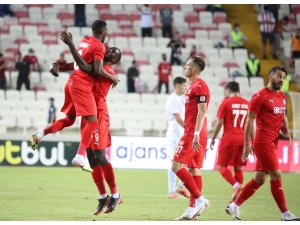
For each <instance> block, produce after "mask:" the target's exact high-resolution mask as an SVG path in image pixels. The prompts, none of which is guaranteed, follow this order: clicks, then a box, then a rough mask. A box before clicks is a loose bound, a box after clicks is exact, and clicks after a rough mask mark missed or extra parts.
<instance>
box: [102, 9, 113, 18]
mask: <svg viewBox="0 0 300 225" xmlns="http://www.w3.org/2000/svg"><path fill="white" fill-rule="evenodd" d="M100 19H102V20H114V19H115V15H114V14H113V13H112V12H110V11H109V10H106V11H103V12H100Z"/></svg>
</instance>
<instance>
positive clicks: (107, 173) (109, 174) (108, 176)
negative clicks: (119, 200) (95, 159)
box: [101, 163, 118, 194]
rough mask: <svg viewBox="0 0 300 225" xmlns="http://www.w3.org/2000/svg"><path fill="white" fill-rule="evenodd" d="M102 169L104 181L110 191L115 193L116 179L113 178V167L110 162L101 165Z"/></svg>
mask: <svg viewBox="0 0 300 225" xmlns="http://www.w3.org/2000/svg"><path fill="white" fill-rule="evenodd" d="M101 168H102V171H103V174H104V177H105V180H106V183H107V184H108V186H109V189H110V193H111V194H115V193H117V192H118V191H117V185H116V180H115V174H114V170H113V167H112V165H111V163H108V164H106V165H105V166H102V167H101Z"/></svg>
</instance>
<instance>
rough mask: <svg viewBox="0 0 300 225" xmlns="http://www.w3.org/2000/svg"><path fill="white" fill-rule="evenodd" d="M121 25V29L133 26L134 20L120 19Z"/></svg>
mask: <svg viewBox="0 0 300 225" xmlns="http://www.w3.org/2000/svg"><path fill="white" fill-rule="evenodd" d="M119 27H120V28H121V29H126V28H132V22H131V21H130V20H121V21H119Z"/></svg>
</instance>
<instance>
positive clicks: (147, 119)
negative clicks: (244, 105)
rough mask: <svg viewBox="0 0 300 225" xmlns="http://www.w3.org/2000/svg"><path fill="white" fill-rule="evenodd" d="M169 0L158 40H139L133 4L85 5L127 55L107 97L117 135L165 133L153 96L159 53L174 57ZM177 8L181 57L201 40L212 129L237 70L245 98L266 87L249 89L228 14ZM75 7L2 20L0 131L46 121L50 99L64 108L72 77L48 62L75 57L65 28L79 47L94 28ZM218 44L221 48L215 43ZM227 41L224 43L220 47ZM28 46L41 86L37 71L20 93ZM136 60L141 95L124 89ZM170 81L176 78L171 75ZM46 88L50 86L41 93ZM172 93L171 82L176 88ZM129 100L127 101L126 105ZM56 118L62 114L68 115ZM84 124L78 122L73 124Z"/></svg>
mask: <svg viewBox="0 0 300 225" xmlns="http://www.w3.org/2000/svg"><path fill="white" fill-rule="evenodd" d="M163 6H164V5H163V4H162V5H153V18H154V20H155V26H154V34H155V36H154V37H151V38H144V39H142V38H141V35H140V25H139V23H140V22H139V20H140V14H139V12H138V11H137V9H136V7H135V5H115V4H107V5H102V4H98V5H87V7H86V15H87V17H86V22H87V25H88V26H90V25H91V23H92V22H93V21H94V20H95V19H97V18H101V19H104V20H106V21H107V23H108V24H109V32H110V40H109V43H108V44H109V45H111V46H117V47H119V48H120V49H121V50H122V52H123V55H122V60H121V63H120V64H119V65H117V67H116V70H117V72H118V75H119V78H120V80H121V82H120V84H119V85H118V86H117V88H116V89H114V90H113V91H111V93H110V95H109V96H108V105H109V109H110V113H111V118H112V119H111V129H112V132H113V134H127V135H145V134H147V135H163V134H164V132H165V131H166V128H167V124H166V120H167V119H166V113H165V101H166V98H167V96H166V95H165V94H154V93H153V92H155V90H156V88H157V75H156V71H157V65H158V63H159V62H160V60H161V54H162V53H166V54H167V56H168V59H169V58H170V52H171V50H170V49H169V48H167V44H168V42H169V39H168V38H163V37H162V35H161V28H160V23H159V16H158V13H159V9H160V7H163ZM169 6H171V7H172V8H173V10H174V19H175V24H176V29H177V30H178V31H179V32H180V33H181V34H182V37H183V38H184V40H185V43H186V48H184V49H183V53H182V54H183V61H185V60H186V59H187V58H188V56H189V54H190V49H191V46H192V45H196V46H197V49H198V51H199V53H201V54H203V55H204V57H205V60H206V63H207V68H206V69H205V71H204V72H203V79H204V80H206V82H207V83H208V84H209V87H210V90H211V95H212V104H211V105H210V107H209V113H208V115H209V116H208V123H209V130H210V131H211V130H212V129H213V120H214V117H215V115H216V111H217V107H218V105H219V103H220V102H221V101H222V99H223V98H224V97H225V92H224V83H226V82H228V81H230V80H233V79H234V78H233V77H232V76H231V74H232V73H233V72H234V71H236V70H238V71H239V73H240V74H241V75H243V76H242V77H237V78H235V79H236V80H237V81H238V82H239V83H240V85H241V90H242V95H243V96H244V97H246V98H248V99H249V98H250V97H251V95H252V93H253V92H255V91H256V90H258V89H260V88H262V87H263V86H264V82H263V78H255V79H253V83H252V84H253V85H252V88H249V86H248V81H247V79H246V78H245V76H246V71H245V61H246V60H247V58H248V53H247V49H235V50H234V51H232V50H231V49H230V48H229V47H228V34H229V33H230V31H231V24H230V23H229V22H228V18H227V14H226V13H224V12H215V13H211V12H209V11H205V9H206V5H178V4H177V5H169ZM73 7H74V6H73V5H64V4H59V5H55V4H53V5H42V4H41V5H39V4H36V5H21V4H20V5H12V10H13V11H14V12H15V14H16V17H10V18H9V17H7V18H0V44H1V45H0V49H1V51H2V52H3V53H4V56H5V59H6V61H7V63H8V67H7V70H8V73H7V75H8V78H9V79H8V89H9V90H7V91H6V93H3V92H2V91H1V95H0V107H1V109H4V110H1V111H0V116H1V118H2V119H1V120H0V122H1V129H0V132H10V131H12V130H15V129H17V128H19V129H20V130H21V132H24V133H28V132H29V130H30V129H36V128H40V127H43V126H45V125H46V118H47V117H46V116H47V107H48V101H47V99H48V98H49V97H54V98H55V105H56V106H57V108H58V109H59V108H60V106H61V105H62V104H63V100H64V97H63V88H64V84H65V82H66V80H67V79H68V75H69V74H67V73H66V74H61V76H60V77H58V78H54V77H52V76H51V75H50V73H49V72H48V68H49V65H50V64H51V63H52V62H54V61H56V60H57V59H58V57H59V54H60V53H61V52H65V54H66V59H67V60H68V61H71V60H72V57H71V54H70V53H69V51H68V50H67V47H66V46H65V45H64V44H62V43H61V42H60V41H59V40H58V37H57V34H58V31H59V29H60V28H61V26H63V27H65V28H66V29H67V31H69V32H71V33H72V35H73V39H74V41H75V43H76V44H78V43H79V41H80V39H81V38H82V37H83V36H85V35H89V34H90V33H91V31H90V28H89V27H81V28H80V27H75V26H74V9H73ZM298 9H299V7H298V6H294V5H292V12H293V13H292V14H291V16H290V17H291V18H294V20H293V22H294V25H295V27H296V25H298V26H299V25H300V12H299V10H298ZM287 11H288V8H287V7H286V6H285V5H283V7H281V8H280V10H279V15H280V16H283V15H286V14H287ZM284 37H286V39H284V41H283V44H282V45H283V49H284V55H285V56H286V57H290V55H289V54H290V49H289V47H290V39H289V38H290V34H286V33H284ZM216 46H218V47H216ZM220 46H221V47H220ZM29 48H34V50H35V52H36V54H37V56H38V58H39V59H40V62H39V63H40V65H41V67H42V70H43V72H42V83H40V80H39V79H38V77H39V75H38V73H37V72H34V73H33V74H31V82H32V87H33V90H34V91H24V90H22V91H21V92H18V91H15V90H14V89H15V85H16V77H17V73H16V72H15V71H14V54H15V53H16V52H17V51H21V52H22V53H23V54H24V53H26V52H27V51H28V49H29ZM133 59H135V60H137V62H138V64H139V69H140V72H141V73H140V85H141V86H142V87H144V88H143V90H144V91H143V93H136V94H127V93H126V75H125V71H127V69H128V67H129V66H130V65H131V62H132V60H133ZM172 70H173V72H172V75H173V77H176V76H183V67H182V66H173V67H172ZM295 73H296V74H298V75H299V76H300V62H299V60H296V61H295ZM170 83H172V81H171V80H170ZM40 89H45V90H46V91H39V90H40ZM171 91H172V86H171ZM124 103H125V104H124ZM62 116H63V115H62V114H59V115H58V118H60V117H62ZM78 127H79V122H78V121H76V124H75V128H78Z"/></svg>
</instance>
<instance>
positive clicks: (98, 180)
mask: <svg viewBox="0 0 300 225" xmlns="http://www.w3.org/2000/svg"><path fill="white" fill-rule="evenodd" d="M86 152H87V158H88V160H89V164H90V166H91V168H92V169H93V172H92V177H93V180H94V183H95V185H96V187H97V189H98V192H99V194H100V198H99V199H98V201H99V203H98V206H97V209H96V211H95V213H94V215H99V214H100V213H101V212H102V211H103V209H104V208H105V207H106V206H107V205H108V203H109V200H110V197H109V195H107V193H106V188H105V183H104V176H103V171H102V168H101V166H100V164H99V163H98V162H97V160H96V158H95V155H94V151H93V150H92V148H88V149H86Z"/></svg>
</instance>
